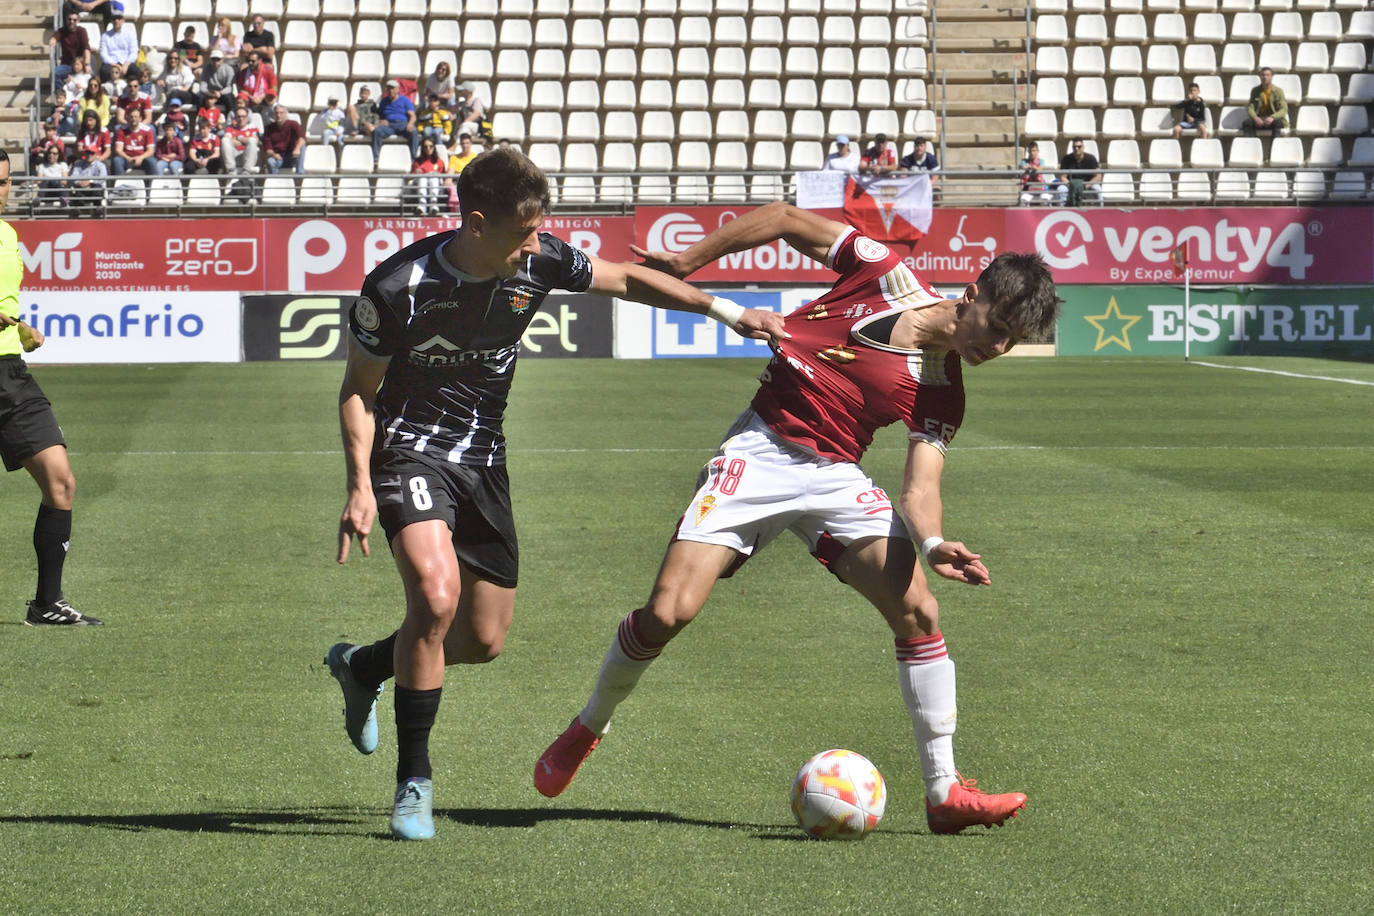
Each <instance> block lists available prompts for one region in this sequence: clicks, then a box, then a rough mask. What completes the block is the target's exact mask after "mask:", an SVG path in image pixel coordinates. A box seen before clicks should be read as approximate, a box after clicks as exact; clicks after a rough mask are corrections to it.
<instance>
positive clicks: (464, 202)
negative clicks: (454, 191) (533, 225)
mask: <svg viewBox="0 0 1374 916" xmlns="http://www.w3.org/2000/svg"><path fill="white" fill-rule="evenodd" d="M549 206H550V202H549V180H548V178H546V177H544V172H543V170H542V169H540V168H539V166H537V165H535V164H534V163H533V162H531V161H530V160H529V159H528V158H527V157H526V156H525V154H524V153H518V152H516V151H515V150H513V149H493V150H487V151H486V152H485V153H482V154H481V155H480V156H478V157H477V158H476V159H474V160H472V161H471V162H469V163H468V164H467V167H465V168H464V169H463V171H462V172H461V173H459V175H458V210H459V212H460V213H461V214H462V216H463V217H464V218H465V219H466V218H467V215H468V214H469V213H471V212H472V211H474V210H480V211H481V212H482V213H483V214H485V215H487V216H498V215H513V216H515V217H517V218H519V219H526V218H528V217H530V216H533V215H534V214H535V213H538V212H547V211H548V209H549Z"/></svg>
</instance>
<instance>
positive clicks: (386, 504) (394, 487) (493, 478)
mask: <svg viewBox="0 0 1374 916" xmlns="http://www.w3.org/2000/svg"><path fill="white" fill-rule="evenodd" d="M372 492H373V493H374V494H375V495H376V497H377V517H378V519H379V520H380V521H381V523H382V528H383V529H384V530H385V531H386V536H387V540H388V541H392V540H394V539H395V538H396V535H397V534H399V533H400V531H401V529H402V528H404V527H405V526H407V525H412V524H414V523H415V522H420V521H425V520H427V519H433V518H437V519H440V520H442V521H443V522H444V523H446V524H447V525H448V527H449V530H450V531H452V532H453V550H454V553H456V554H457V555H458V559H459V560H460V561H461V562H462V563H463V564H464V565H465V566H467V567H468V568H470V569H471V570H472V571H473V572H475V573H477V574H478V575H480V576H481V577H482V578H484V579H486V580H488V581H490V582H493V583H495V584H496V585H500V586H502V587H504V588H515V584H516V580H517V579H518V578H519V571H520V551H519V548H518V546H517V544H516V539H515V516H514V514H513V513H512V511H511V505H510V478H509V477H508V476H507V475H506V468H505V465H499V466H497V467H469V466H468V465H463V464H452V463H450V462H447V461H444V460H442V459H437V458H429V457H427V456H425V455H422V454H417V453H415V452H404V451H396V450H392V449H383V450H380V451H378V452H374V453H373V455H372Z"/></svg>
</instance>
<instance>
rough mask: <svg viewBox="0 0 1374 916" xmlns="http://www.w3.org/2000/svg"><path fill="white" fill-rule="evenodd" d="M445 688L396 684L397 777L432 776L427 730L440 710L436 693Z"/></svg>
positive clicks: (425, 777) (432, 725)
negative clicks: (424, 687)
mask: <svg viewBox="0 0 1374 916" xmlns="http://www.w3.org/2000/svg"><path fill="white" fill-rule="evenodd" d="M443 692H444V688H442V687H437V688H435V689H434V690H411V689H410V688H409V687H401V686H397V688H396V781H397V782H398V783H399V782H401V781H402V780H405V779H409V778H411V777H413V776H418V777H421V778H424V779H432V778H433V776H434V770H432V769H431V768H430V765H429V730H430V729H431V728H433V727H434V715H435V713H437V712H438V711H439V695H440V694H441V693H443Z"/></svg>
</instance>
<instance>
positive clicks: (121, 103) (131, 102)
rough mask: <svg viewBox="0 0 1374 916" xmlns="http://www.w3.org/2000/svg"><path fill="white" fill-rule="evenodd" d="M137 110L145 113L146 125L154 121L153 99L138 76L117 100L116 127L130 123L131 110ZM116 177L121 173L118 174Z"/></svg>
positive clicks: (132, 78) (130, 79)
mask: <svg viewBox="0 0 1374 916" xmlns="http://www.w3.org/2000/svg"><path fill="white" fill-rule="evenodd" d="M133 108H137V109H139V110H140V111H141V112H142V113H143V122H144V123H145V124H146V123H148V122H149V121H152V119H153V97H152V96H150V95H148V93H146V92H144V91H143V84H142V83H141V82H140V81H139V78H138V77H137V76H130V77H129V80H128V82H127V83H126V84H125V86H124V91H123V92H121V93H120V94H119V98H117V99H115V111H114V115H115V125H114V126H115V127H121V126H123V125H125V124H128V123H129V111H130V109H133ZM115 174H116V175H118V174H119V173H118V172H116V173H115Z"/></svg>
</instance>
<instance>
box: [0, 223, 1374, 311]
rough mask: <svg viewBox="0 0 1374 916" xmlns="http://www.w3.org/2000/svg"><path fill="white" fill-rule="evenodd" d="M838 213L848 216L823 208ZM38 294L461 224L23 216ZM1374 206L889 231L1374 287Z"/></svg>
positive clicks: (976, 257) (324, 278)
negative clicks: (1184, 255)
mask: <svg viewBox="0 0 1374 916" xmlns="http://www.w3.org/2000/svg"><path fill="white" fill-rule="evenodd" d="M747 209H748V208H745V207H640V208H638V209H636V211H635V215H634V216H632V217H631V216H575V217H574V216H566V217H562V216H556V217H547V218H546V219H545V221H544V225H545V228H546V229H547V230H548V231H549V232H552V233H553V234H554V235H557V236H559V237H560V238H562V239H565V240H566V241H568V242H569V243H571V244H573V245H576V246H577V247H579V248H582V249H583V250H585V251H587V252H588V253H589V254H591V255H593V256H595V257H600V258H604V259H606V260H610V261H626V260H633V259H634V258H633V255H632V254H631V253H630V244H631V243H633V242H638V244H640V245H642V246H643V247H645V248H648V249H649V250H651V251H683V250H685V249H686V248H687V247H688V246H690V245H691V244H692V243H693V242H696V241H697V240H699V239H700V238H702V237H703V236H704V235H705V234H706V233H708V232H710V231H712V230H714V229H716V228H717V227H719V226H721V225H723V224H724V223H726V222H728V221H730V220H732V219H735V218H736V217H737V216H739V215H740V214H741V213H743V212H746V210H747ZM819 212H822V213H824V214H825V215H827V216H830V217H831V218H837V219H838V218H839V216H840V214H839V211H838V210H836V211H833V212H832V211H819ZM13 225H14V227H15V229H16V230H17V231H18V233H19V246H20V255H21V256H22V258H23V261H24V271H25V274H24V286H23V288H24V290H25V291H29V292H46V291H64V290H110V291H140V290H147V291H151V290H165V291H177V290H180V291H195V292H213V291H225V292H244V293H260V292H278V291H280V292H291V293H303V292H321V293H330V292H332V293H347V292H351V291H354V290H356V289H358V287H359V286H360V285H361V284H362V280H363V277H364V276H365V275H366V273H367V272H368V271H369V270H371V269H372V268H373V267H375V266H377V265H378V264H380V263H381V262H382V261H383V260H385V259H386V258H387V257H389V256H390V255H392V254H393V253H395V252H396V251H399V250H400V249H401V248H402V247H404V246H406V245H408V244H410V243H411V242H414V241H417V240H419V239H421V238H424V237H425V236H427V235H431V234H433V233H435V232H440V231H443V230H446V229H451V228H454V227H455V226H456V225H457V221H456V219H450V218H446V217H430V218H424V219H389V218H382V219H236V218H231V219H205V220H36V221H24V220H16V221H14V222H13ZM1371 239H1374V208H1364V207H1340V208H1321V209H1315V208H1314V209H1308V208H1299V207H1251V208H1239V207H1236V208H1225V207H1222V208H1212V209H1205V208H1197V209H1181V210H1168V209H1140V210H1116V209H1110V208H1091V209H1075V210H1067V209H1061V208H1057V207H1045V208H1039V207H1027V208H1021V209H1011V210H1000V209H987V210H974V209H960V208H942V207H936V208H935V210H934V212H933V218H932V221H931V224H930V227H929V229H928V230H927V232H926V234H925V236H924V237H922V238H919V239H913V240H912V241H911V242H910V243H907V242H902V241H896V240H890V241H888V242H887V244H888V245H890V246H891V247H893V248H894V249H896V250H897V251H898V253H899V254H901V255H902V256H903V257H904V258H906V260H907V263H908V264H909V265H910V266H911V268H912V269H913V270H914V271H915V272H916V273H917V274H919V275H920V276H921V277H923V278H924V279H926V280H928V281H930V282H932V283H940V284H955V283H967V282H969V281H971V280H974V279H976V278H977V276H978V273H979V272H980V271H981V270H982V269H983V268H984V267H985V266H987V264H988V263H989V262H990V261H991V260H992V258H993V257H995V256H996V255H997V254H999V253H1001V252H1002V251H1032V250H1036V251H1039V252H1040V254H1041V255H1042V256H1044V257H1045V259H1046V260H1047V261H1048V262H1049V264H1050V267H1051V268H1052V269H1053V270H1054V272H1055V277H1056V279H1057V280H1058V281H1059V282H1060V283H1109V284H1123V283H1158V282H1166V283H1167V282H1170V281H1172V279H1173V268H1172V264H1171V262H1170V253H1171V252H1172V251H1173V250H1174V249H1176V248H1177V247H1179V246H1180V245H1182V244H1185V243H1186V244H1187V245H1188V250H1189V261H1190V270H1191V272H1192V279H1193V282H1195V283H1202V284H1232V283H1265V284H1281V285H1282V284H1289V285H1295V284H1314V283H1315V284H1351V283H1354V284H1369V283H1374V242H1372V241H1371ZM833 276H834V275H833V274H832V273H831V272H830V271H828V270H826V269H825V268H824V267H823V266H821V265H820V264H818V263H816V262H815V261H812V260H811V259H810V258H807V257H805V256H803V255H801V254H800V253H798V252H797V251H795V250H794V249H792V248H791V247H790V246H789V245H787V244H786V243H783V242H775V243H773V244H772V245H766V246H761V247H759V248H756V249H754V250H752V251H746V252H740V253H738V254H734V255H730V256H728V257H726V258H722V259H720V261H718V262H716V263H715V264H712V265H708V266H707V267H705V268H703V269H702V270H700V271H698V272H697V273H696V274H695V275H693V277H692V279H693V280H694V281H698V282H705V283H763V284H791V285H809V286H827V285H829V283H830V281H831V279H833Z"/></svg>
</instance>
